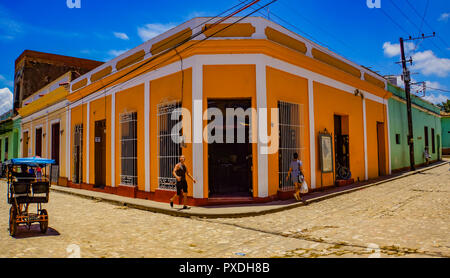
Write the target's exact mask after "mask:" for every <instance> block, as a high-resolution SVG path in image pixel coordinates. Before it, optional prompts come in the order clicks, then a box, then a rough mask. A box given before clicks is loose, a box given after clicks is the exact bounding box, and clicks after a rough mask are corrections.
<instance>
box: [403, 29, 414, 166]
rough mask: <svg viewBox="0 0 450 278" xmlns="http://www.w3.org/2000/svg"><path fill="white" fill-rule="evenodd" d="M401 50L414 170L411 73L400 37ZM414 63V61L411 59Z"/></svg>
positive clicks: (411, 163)
mask: <svg viewBox="0 0 450 278" xmlns="http://www.w3.org/2000/svg"><path fill="white" fill-rule="evenodd" d="M400 51H401V54H402V67H403V82H405V93H406V111H407V114H408V145H409V164H410V166H411V171H414V170H415V169H416V168H415V167H414V164H415V163H414V135H413V126H412V114H411V85H410V82H411V75H410V72H409V70H408V67H407V66H406V58H405V47H404V45H403V38H400ZM411 63H412V61H411Z"/></svg>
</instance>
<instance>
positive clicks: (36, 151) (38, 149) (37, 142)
mask: <svg viewBox="0 0 450 278" xmlns="http://www.w3.org/2000/svg"><path fill="white" fill-rule="evenodd" d="M34 155H35V156H42V128H36V137H35V148H34Z"/></svg>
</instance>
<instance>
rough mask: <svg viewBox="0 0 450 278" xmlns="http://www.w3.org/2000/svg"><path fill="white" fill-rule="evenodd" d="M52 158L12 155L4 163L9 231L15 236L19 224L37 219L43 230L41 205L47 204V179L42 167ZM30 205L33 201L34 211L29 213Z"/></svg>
mask: <svg viewBox="0 0 450 278" xmlns="http://www.w3.org/2000/svg"><path fill="white" fill-rule="evenodd" d="M54 163H55V161H54V160H52V159H46V158H39V157H29V158H15V159H11V160H8V161H7V162H6V167H7V181H8V193H7V194H8V204H10V205H11V208H10V210H9V234H10V235H11V236H15V235H16V233H17V229H18V226H19V225H26V226H27V227H28V229H30V228H31V224H32V223H35V222H39V224H40V230H41V232H42V233H46V232H47V228H48V213H47V210H45V209H43V208H42V204H43V203H48V200H49V193H50V181H49V180H48V179H47V178H46V175H45V171H46V166H47V165H50V164H54ZM30 204H36V208H37V210H36V213H31V212H29V209H30Z"/></svg>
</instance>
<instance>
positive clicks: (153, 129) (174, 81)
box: [149, 68, 193, 196]
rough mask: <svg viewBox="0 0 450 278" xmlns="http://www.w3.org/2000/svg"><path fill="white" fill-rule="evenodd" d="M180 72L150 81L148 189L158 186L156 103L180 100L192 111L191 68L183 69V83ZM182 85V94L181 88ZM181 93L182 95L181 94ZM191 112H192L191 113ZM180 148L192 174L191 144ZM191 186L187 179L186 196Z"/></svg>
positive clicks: (184, 106) (191, 191) (189, 193)
mask: <svg viewBox="0 0 450 278" xmlns="http://www.w3.org/2000/svg"><path fill="white" fill-rule="evenodd" d="M182 80H183V78H182V73H181V71H180V72H177V73H174V74H171V75H168V76H165V77H162V78H159V79H155V80H152V81H151V82H150V169H149V170H150V190H151V191H155V190H156V189H157V188H158V175H159V173H158V167H159V166H158V142H157V138H158V137H157V135H158V130H157V129H158V119H157V112H158V104H160V103H165V102H170V101H179V100H182V107H183V108H186V109H188V110H189V111H192V69H190V68H189V69H186V70H184V85H183V86H182ZM182 87H183V94H182V93H181V89H182ZM182 95H183V96H182ZM191 114H192V113H191ZM186 145H187V147H186V148H183V149H182V153H183V155H184V156H185V158H186V166H187V168H188V170H189V172H190V173H191V174H192V144H186ZM174 166H175V165H174ZM192 194H193V186H192V182H191V181H190V179H188V196H192Z"/></svg>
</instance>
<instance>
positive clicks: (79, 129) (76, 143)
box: [72, 124, 83, 184]
mask: <svg viewBox="0 0 450 278" xmlns="http://www.w3.org/2000/svg"><path fill="white" fill-rule="evenodd" d="M82 150H83V125H82V124H77V125H75V130H74V136H73V176H72V182H73V183H77V184H79V183H81V181H82V176H83V167H82V166H83V160H82Z"/></svg>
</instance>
